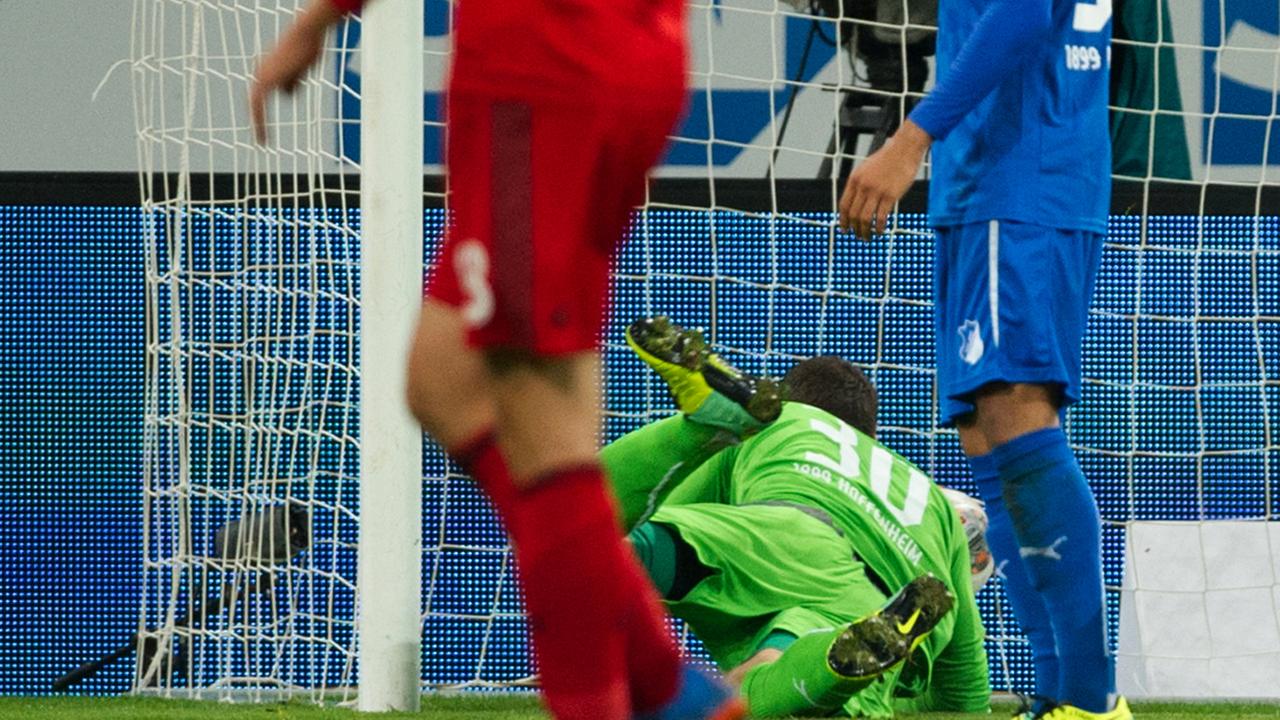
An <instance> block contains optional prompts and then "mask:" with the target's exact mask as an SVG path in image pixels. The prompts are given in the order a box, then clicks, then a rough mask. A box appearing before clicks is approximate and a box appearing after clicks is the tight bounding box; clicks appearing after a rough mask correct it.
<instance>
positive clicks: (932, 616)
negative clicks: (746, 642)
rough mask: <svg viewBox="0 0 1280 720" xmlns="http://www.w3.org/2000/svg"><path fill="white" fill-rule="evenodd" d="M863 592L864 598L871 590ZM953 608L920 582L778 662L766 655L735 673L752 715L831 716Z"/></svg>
mask: <svg viewBox="0 0 1280 720" xmlns="http://www.w3.org/2000/svg"><path fill="white" fill-rule="evenodd" d="M869 585H870V584H869V583H868V587H867V588H866V590H867V592H869V593H870V592H872V591H873V590H874V588H871V587H870V586H869ZM875 595H876V596H877V597H883V596H880V595H879V594H878V592H876V593H875ZM954 602H955V600H954V598H953V597H952V596H951V593H950V592H948V591H947V589H946V586H945V585H943V584H942V582H941V581H939V580H938V579H937V578H934V577H932V576H922V577H919V578H916V579H915V580H913V581H911V582H910V583H908V584H907V585H906V586H905V587H903V588H902V589H901V590H900V591H899V592H898V593H896V594H895V595H894V596H893V597H892V598H890V599H889V601H888V602H887V603H885V605H884V606H883V607H881V608H880V609H879V610H877V611H875V612H873V613H871V614H870V615H867V616H866V617H863V618H861V619H859V620H856V621H854V622H852V623H850V624H848V625H845V626H843V627H838V628H834V629H827V630H814V631H812V632H808V633H804V634H802V635H800V636H798V637H797V638H796V639H795V641H794V642H793V643H791V644H790V646H788V647H787V648H786V649H785V650H783V651H782V652H781V653H780V654H779V653H777V650H776V648H765V649H764V650H762V651H761V652H759V653H757V654H756V655H755V656H754V657H753V658H752V659H751V660H750V661H748V663H749V664H750V665H751V667H750V669H748V670H747V671H746V672H745V673H741V677H742V692H743V696H744V697H746V699H747V703H748V706H749V707H750V708H751V713H752V715H753V716H755V717H762V718H763V717H785V716H789V715H807V714H814V713H819V714H829V713H830V712H832V711H834V710H837V709H839V708H841V707H843V706H844V705H845V704H846V703H847V702H848V701H849V699H850V698H852V697H853V696H854V695H856V694H857V693H858V692H860V691H862V690H863V689H864V688H866V687H868V686H869V685H871V684H872V683H873V682H875V681H876V680H877V679H878V678H880V677H881V676H882V675H884V674H885V673H887V672H890V671H892V670H894V669H896V668H898V667H899V666H901V665H902V664H903V663H904V662H906V660H907V658H908V657H910V656H911V653H912V652H914V651H915V649H916V648H917V647H918V646H919V645H920V643H922V642H923V641H924V639H925V637H927V636H928V634H929V632H931V631H932V630H933V628H934V626H935V625H936V624H937V623H938V621H939V620H941V619H942V617H943V616H944V615H946V613H947V612H948V611H949V610H950V609H951V607H952V605H953V603H954ZM770 658H773V659H772V660H770Z"/></svg>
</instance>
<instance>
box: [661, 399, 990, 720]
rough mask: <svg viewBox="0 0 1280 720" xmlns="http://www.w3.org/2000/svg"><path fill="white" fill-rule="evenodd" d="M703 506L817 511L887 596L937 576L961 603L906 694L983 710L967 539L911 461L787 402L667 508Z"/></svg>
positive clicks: (982, 661)
mask: <svg viewBox="0 0 1280 720" xmlns="http://www.w3.org/2000/svg"><path fill="white" fill-rule="evenodd" d="M697 502H718V503H724V504H728V505H752V504H775V505H776V504H787V505H796V506H801V507H802V508H811V509H816V510H819V511H821V513H822V514H824V515H825V516H827V518H828V519H829V521H830V523H831V524H832V525H834V527H835V528H836V529H838V530H839V531H840V532H841V533H842V534H843V535H844V536H845V537H846V538H847V539H848V541H849V543H850V545H851V546H852V547H853V549H854V551H855V552H856V554H857V555H858V557H859V558H860V559H861V560H862V562H863V563H864V564H865V565H866V566H867V568H868V569H869V570H870V571H871V572H872V573H874V575H875V576H876V577H877V578H878V579H879V580H880V581H882V582H883V584H884V585H885V586H886V588H885V589H886V590H887V592H889V593H892V592H895V591H896V590H897V589H899V588H901V587H902V586H903V585H905V584H907V583H908V582H909V581H911V580H912V579H913V578H915V577H918V576H920V575H922V574H924V573H932V574H933V575H934V576H936V577H938V578H940V579H941V580H942V581H943V582H944V583H946V585H947V586H948V587H949V588H950V589H951V591H952V592H953V593H954V594H955V596H956V599H957V603H956V610H955V612H952V613H948V615H947V616H946V618H944V619H943V621H942V622H941V623H940V624H939V625H938V627H937V628H936V629H935V630H934V631H933V633H932V634H931V635H930V636H929V638H928V640H927V641H926V643H925V645H924V649H925V652H926V653H927V654H928V656H929V658H930V660H931V661H932V662H931V663H930V664H931V666H932V680H931V681H930V679H929V678H926V677H919V678H915V679H914V680H913V679H912V678H910V677H904V678H902V682H903V683H905V684H906V685H907V686H908V687H906V688H905V690H907V691H908V694H911V691H912V690H913V689H914V690H915V691H917V692H923V694H924V696H925V702H924V705H923V706H922V707H921V709H925V708H927V707H947V708H951V709H960V708H964V709H968V708H969V707H984V706H985V702H986V697H987V694H988V692H989V689H988V684H987V680H988V679H987V668H986V656H985V652H984V650H983V646H982V641H983V634H984V631H983V627H982V624H981V621H980V619H979V616H978V611H977V606H976V603H975V602H974V598H973V589H972V585H971V581H970V561H969V550H968V547H969V546H968V541H967V539H966V537H965V533H964V529H963V528H962V526H961V522H960V518H959V516H958V515H957V514H956V512H955V511H954V510H953V509H952V507H951V505H950V503H948V502H947V499H946V498H945V497H944V496H943V494H942V493H941V491H940V490H939V489H938V488H937V487H936V486H935V485H934V483H933V481H932V480H931V479H930V478H929V476H927V475H926V474H924V473H923V472H922V471H921V470H920V469H919V468H917V467H916V466H915V465H913V464H912V463H910V462H909V461H907V460H906V459H904V458H903V457H901V456H900V455H898V454H896V453H894V452H893V451H891V450H889V449H888V448H886V447H885V446H883V445H881V444H880V443H878V442H876V441H875V440H874V439H872V438H871V437H869V436H867V435H865V434H863V433H861V432H859V431H857V430H855V429H854V428H853V427H851V426H849V425H848V424H847V423H844V422H843V421H841V420H840V419H839V418H837V417H835V416H834V415H831V414H830V413H827V412H825V411H823V410H820V409H818V408H815V407H811V406H808V405H803V404H800V403H787V404H786V405H785V407H784V408H783V411H782V415H781V417H779V418H778V420H776V421H775V422H773V423H771V424H770V425H768V426H766V427H765V428H764V429H762V430H761V431H760V432H759V433H757V434H756V435H754V436H752V437H750V438H748V439H747V440H745V441H744V442H742V443H741V444H740V445H736V446H733V447H730V448H726V449H725V450H722V451H720V452H719V453H717V454H716V455H715V456H713V457H712V458H711V459H709V460H708V461H707V462H705V463H704V464H703V465H702V466H701V467H699V468H698V469H697V470H696V471H694V472H693V473H692V474H691V475H690V476H689V477H688V478H686V479H685V480H684V482H682V483H681V484H680V486H679V487H677V488H675V490H674V491H672V493H671V495H670V497H669V498H667V499H666V502H664V503H663V505H664V506H671V505H682V504H686V503H697ZM912 685H914V686H915V687H914V688H912V687H910V686H912ZM926 687H927V688H928V689H927V690H926V689H925V688H926ZM930 696H936V700H937V702H929V701H928V698H929V697H930Z"/></svg>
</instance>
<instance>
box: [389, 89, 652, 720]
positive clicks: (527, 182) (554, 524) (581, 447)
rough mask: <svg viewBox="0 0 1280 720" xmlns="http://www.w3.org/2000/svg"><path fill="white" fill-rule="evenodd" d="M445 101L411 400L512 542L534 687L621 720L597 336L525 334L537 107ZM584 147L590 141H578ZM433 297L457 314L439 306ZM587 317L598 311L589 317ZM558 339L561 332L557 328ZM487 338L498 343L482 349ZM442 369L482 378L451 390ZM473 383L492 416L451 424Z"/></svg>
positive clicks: (623, 678) (558, 705) (625, 698)
mask: <svg viewBox="0 0 1280 720" xmlns="http://www.w3.org/2000/svg"><path fill="white" fill-rule="evenodd" d="M449 102H450V105H449V108H448V109H449V114H450V120H451V126H452V127H454V128H455V129H456V130H455V132H452V133H450V134H449V147H448V153H449V167H450V182H451V187H452V189H453V190H454V191H455V192H454V197H453V209H454V211H455V221H454V225H453V226H452V227H451V228H450V236H449V239H448V240H447V241H446V244H445V246H444V247H443V248H442V250H441V253H440V256H439V258H438V262H437V263H436V269H435V275H434V277H433V278H432V285H431V296H432V298H433V301H432V302H429V303H428V304H427V307H426V310H424V324H425V326H426V328H427V330H426V331H424V332H423V333H420V336H419V342H418V344H417V346H416V349H415V357H417V358H421V361H420V362H417V363H415V366H414V367H415V372H414V375H415V378H417V380H416V384H414V385H412V386H411V394H412V395H413V404H414V407H415V409H416V411H417V413H418V414H419V416H420V417H421V418H422V419H423V420H424V421H425V424H426V425H427V426H428V427H429V428H431V429H432V430H433V432H434V433H436V434H437V437H438V439H440V440H441V442H442V443H443V444H444V445H445V447H446V448H448V449H449V450H450V451H451V452H452V453H453V454H454V455H455V456H463V457H462V458H460V459H462V460H463V462H464V465H465V466H466V467H467V469H468V470H469V471H471V472H473V473H474V474H475V477H476V478H477V480H478V481H479V482H480V483H481V485H482V486H484V487H485V489H486V490H487V491H488V492H489V494H490V496H491V497H492V498H493V499H494V501H495V504H496V505H497V506H498V509H499V512H500V514H501V515H502V517H503V520H504V522H505V524H506V527H507V530H508V532H509V533H510V534H511V536H512V538H513V544H514V546H515V550H516V554H517V560H518V562H519V563H520V565H521V570H522V586H523V590H524V591H525V597H526V604H527V607H528V609H529V611H530V616H531V618H532V623H531V624H532V631H533V640H534V649H535V652H536V653H537V655H538V657H539V659H540V670H541V672H542V678H543V695H544V698H545V700H546V702H547V704H548V706H549V707H550V708H551V709H552V712H553V714H555V715H556V716H557V717H560V718H565V719H572V718H584V719H585V718H606V719H608V720H624V719H625V718H630V716H631V713H632V708H631V693H630V689H629V680H628V676H627V662H626V654H627V638H626V635H625V632H624V630H623V627H622V626H623V622H622V618H624V617H627V613H628V611H630V610H631V609H632V607H630V606H631V605H634V603H635V600H634V598H635V597H637V596H642V595H643V587H644V579H643V575H642V573H641V571H640V570H639V569H638V568H636V567H634V565H635V563H634V560H633V559H632V558H631V556H630V554H629V553H628V552H627V550H626V548H625V546H623V544H622V539H621V537H620V534H619V532H618V530H617V527H616V520H615V519H614V515H613V512H612V508H611V506H610V505H609V501H608V498H607V496H606V495H605V491H604V486H603V483H602V482H601V477H600V472H599V467H598V465H597V464H596V463H595V461H594V453H595V446H594V437H595V432H596V426H595V424H594V423H596V422H597V421H598V412H599V410H598V405H596V404H593V403H595V402H598V399H597V398H596V391H595V388H596V383H597V375H596V370H595V366H596V362H595V360H594V358H593V353H592V350H593V341H594V337H588V338H587V339H586V340H585V341H583V340H582V339H581V338H579V339H578V343H579V344H578V346H576V347H573V346H568V347H566V346H563V345H562V346H560V347H557V348H555V349H556V350H560V352H558V353H550V352H547V349H548V348H547V346H546V340H545V338H541V337H539V336H538V334H537V333H538V331H540V330H546V329H547V327H548V322H547V321H548V318H547V317H546V314H547V312H548V309H547V308H544V307H537V308H536V310H539V311H542V312H541V314H539V313H537V312H535V303H537V302H540V301H541V298H540V296H539V295H538V291H539V290H540V288H538V287H535V286H534V285H533V283H532V279H533V276H532V272H533V268H532V264H533V260H534V257H533V253H534V251H535V248H536V245H535V242H534V241H535V238H534V229H535V228H534V225H533V223H534V219H535V217H546V216H547V209H549V208H553V207H554V206H549V207H544V208H541V209H539V212H538V214H536V215H535V212H534V211H535V206H534V202H535V198H534V196H533V194H532V187H533V183H532V174H533V171H534V170H533V168H534V162H535V158H534V156H533V148H534V144H535V143H534V137H533V130H534V128H533V120H534V111H533V108H532V107H531V106H530V105H528V104H521V103H513V102H505V103H504V102H495V101H494V100H493V99H492V98H487V97H483V96H477V95H474V94H467V93H465V92H453V93H451V94H450V100H449ZM584 142H585V144H586V145H588V146H589V145H590V138H589V137H588V138H584ZM564 160H565V162H566V163H573V162H574V161H576V160H578V158H576V157H572V156H570V157H566V158H564ZM543 162H544V163H545V160H543ZM548 184H553V185H554V184H555V182H554V181H552V182H551V183H548ZM543 203H544V205H545V200H544V201H543ZM550 216H551V217H553V218H554V217H555V212H554V210H553V211H552V212H551V215H550ZM575 221H576V219H575ZM582 227H583V225H582V224H581V223H580V222H579V224H578V228H579V229H581V228H582ZM584 236H585V233H584V232H578V233H577V234H576V235H574V236H573V237H572V238H571V240H574V241H577V242H579V243H581V242H582V241H583V240H584ZM539 239H540V240H541V238H539ZM546 242H547V241H546V240H543V243H544V244H545V243H546ZM574 249H575V248H569V250H570V251H572V250H574ZM553 271H554V268H553ZM602 274H604V271H602ZM597 282H598V283H600V284H603V283H605V282H607V279H606V278H604V277H602V278H600V279H599V280H598V281H597ZM570 299H572V298H570ZM596 300H597V301H598V300H599V298H596ZM435 301H438V302H435ZM442 306H447V307H452V308H455V310H453V312H452V314H450V313H449V312H448V310H447V308H446V309H444V310H442V311H441V312H437V310H438V309H440V308H441V307H442ZM574 309H577V306H575V307H574ZM450 319H452V320H453V321H454V323H453V324H452V325H450V324H449V320H450ZM576 319H578V320H581V318H576ZM459 320H460V321H461V323H462V324H463V325H465V328H466V331H465V334H466V344H467V345H470V346H471V347H476V348H481V349H483V350H484V351H485V352H484V354H483V355H481V354H478V353H477V351H469V350H465V349H463V350H461V351H459V350H458V348H457V347H456V345H457V344H458V343H457V342H456V340H457V335H458V331H459V325H458V321H459ZM592 320H593V321H594V322H596V323H598V322H599V315H598V313H597V314H596V315H595V316H594V317H593V318H592ZM538 321H541V322H538ZM433 329H434V330H433ZM571 329H572V328H571ZM565 337H571V335H568V334H566V333H562V334H561V336H560V338H559V339H560V340H562V341H563V339H564V338H565ZM496 347H500V348H504V351H503V352H492V353H490V352H488V350H489V349H492V348H496ZM548 355H555V356H556V357H555V358H553V359H549V360H548V359H546V358H545V356H548ZM455 356H459V357H465V358H469V360H468V362H466V363H461V362H460V361H458V360H457V359H456V357H455ZM480 357H484V360H483V361H477V358H480ZM451 362H452V363H454V364H457V365H463V367H461V368H459V369H458V370H459V372H458V373H453V372H445V373H441V372H440V370H441V367H442V366H441V365H440V364H439V363H445V364H444V365H443V367H444V368H445V369H446V370H448V369H449V368H451V367H452V366H451V365H449V363H451ZM454 375H460V376H461V375H465V376H469V377H470V378H472V380H473V381H475V382H482V383H483V385H482V386H477V385H474V384H473V385H457V386H455V385H453V384H452V381H453V380H455V379H457V378H456V377H454ZM477 378H478V379H479V380H478V379H477ZM470 393H475V394H477V395H483V396H487V397H488V398H490V401H489V402H490V412H489V414H487V415H486V414H484V413H480V412H477V413H475V415H474V417H475V419H474V420H473V421H472V422H470V423H468V424H467V426H464V424H463V423H462V422H461V421H459V420H457V419H456V418H454V416H453V412H454V406H453V405H450V404H449V403H455V404H458V403H467V402H470V400H469V394H470ZM458 395H462V397H461V398H460V399H459V398H458ZM519 399H525V400H527V402H526V403H524V404H521V403H519V402H518V400H519ZM461 416H462V417H472V414H471V413H462V415H461ZM531 418H532V420H531ZM486 422H491V424H490V425H488V426H487V427H486V426H485V423H486ZM531 422H536V424H537V425H538V426H539V427H541V428H544V429H545V431H546V432H545V434H544V441H545V444H546V446H548V447H547V448H545V449H544V448H542V447H539V446H537V445H536V444H533V443H531V442H530V441H529V432H528V429H527V427H526V426H527V425H529V424H530V423H531ZM522 423H523V425H522ZM531 447H532V448H533V449H532V450H530V448H531ZM499 448H501V449H499ZM513 451H514V452H513ZM508 464H510V466H511V469H512V470H513V471H514V472H513V471H511V470H508ZM486 471H488V473H487V474H488V477H484V475H485V473H486ZM586 578H590V579H591V582H584V579H586ZM637 586H639V587H640V590H639V591H637V590H636V589H635V588H636V587H637ZM583 605H586V607H583ZM570 644H571V645H572V647H569V645H570ZM674 658H675V656H674V652H672V667H671V671H670V673H669V677H668V678H666V682H667V683H668V684H674V682H675V677H676V668H675V667H674ZM662 681H663V678H661V677H659V678H657V680H655V682H662Z"/></svg>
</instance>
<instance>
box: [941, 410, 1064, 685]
mask: <svg viewBox="0 0 1280 720" xmlns="http://www.w3.org/2000/svg"><path fill="white" fill-rule="evenodd" d="M956 429H957V430H958V431H959V434H960V446H961V448H962V449H963V450H964V453H965V455H966V456H967V457H968V458H969V467H970V468H971V469H972V470H973V479H974V481H975V482H976V483H977V485H978V496H979V497H980V498H981V499H982V501H983V503H985V505H986V508H985V509H986V513H987V533H986V537H987V545H988V546H989V547H990V548H991V553H992V555H993V556H994V557H995V560H996V563H997V568H998V570H997V573H998V574H999V575H1000V577H1001V579H1002V580H1003V581H1004V587H1005V593H1006V595H1007V596H1008V598H1009V603H1010V605H1012V607H1013V613H1014V615H1015V616H1016V617H1017V618H1018V625H1019V626H1021V627H1022V630H1023V632H1025V633H1026V635H1027V641H1028V643H1029V644H1030V645H1031V660H1032V664H1033V665H1034V666H1035V678H1036V685H1035V692H1034V695H1035V696H1038V697H1040V698H1056V697H1058V644H1057V641H1056V640H1054V637H1053V625H1052V623H1051V622H1050V620H1049V611H1048V610H1047V609H1046V608H1045V605H1044V600H1043V599H1041V597H1040V594H1039V593H1037V592H1036V591H1035V588H1033V587H1032V586H1031V579H1030V577H1029V576H1028V575H1027V570H1026V568H1025V567H1023V564H1022V556H1021V554H1020V553H1019V551H1018V540H1017V538H1016V537H1015V536H1014V533H1013V520H1012V519H1010V517H1009V511H1008V510H1007V509H1005V505H1004V495H1003V491H1002V489H1001V483H1000V469H999V468H998V467H997V466H996V461H995V458H993V457H992V456H991V446H990V445H988V444H987V438H986V436H985V435H983V434H982V432H981V431H980V430H979V429H978V427H977V426H976V425H975V424H974V423H973V415H972V413H968V414H965V415H962V416H960V417H958V418H957V419H956ZM1041 704H1043V703H1041ZM1036 709H1037V710H1038V709H1039V708H1038V707H1037V708H1036Z"/></svg>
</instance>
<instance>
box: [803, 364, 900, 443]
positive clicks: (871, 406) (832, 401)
mask: <svg viewBox="0 0 1280 720" xmlns="http://www.w3.org/2000/svg"><path fill="white" fill-rule="evenodd" d="M782 383H783V387H784V388H785V393H786V399H788V400H791V401H792V402H799V403H804V404H805V405H812V406H813V407H816V408H819V409H821V410H826V411H827V412H829V413H831V414H832V415H835V416H836V417H838V418H840V419H841V420H843V421H845V422H847V423H849V424H850V425H852V426H853V427H854V428H856V429H857V430H859V431H860V432H862V433H865V434H867V435H870V436H871V437H875V436H876V404H877V400H876V387H875V385H872V384H871V381H870V380H869V379H867V376H866V375H865V374H863V372H862V371H861V370H859V369H858V368H857V366H855V365H854V364H853V363H851V362H849V361H848V360H845V359H844V358H842V357H837V356H835V355H819V356H818V357H814V358H809V359H808V360H801V361H800V362H798V363H796V364H795V365H794V366H792V368H791V369H790V370H788V371H787V376H786V377H785V378H783V380H782Z"/></svg>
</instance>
